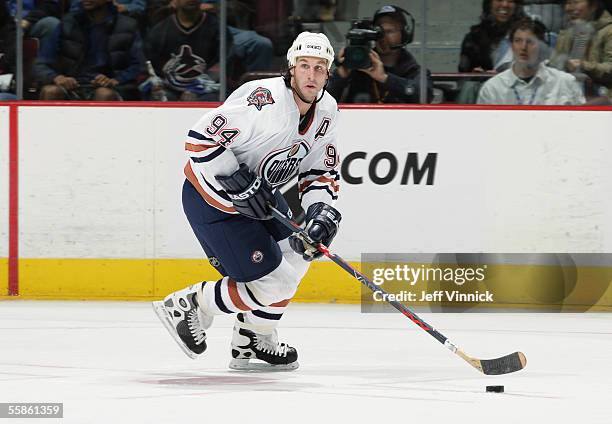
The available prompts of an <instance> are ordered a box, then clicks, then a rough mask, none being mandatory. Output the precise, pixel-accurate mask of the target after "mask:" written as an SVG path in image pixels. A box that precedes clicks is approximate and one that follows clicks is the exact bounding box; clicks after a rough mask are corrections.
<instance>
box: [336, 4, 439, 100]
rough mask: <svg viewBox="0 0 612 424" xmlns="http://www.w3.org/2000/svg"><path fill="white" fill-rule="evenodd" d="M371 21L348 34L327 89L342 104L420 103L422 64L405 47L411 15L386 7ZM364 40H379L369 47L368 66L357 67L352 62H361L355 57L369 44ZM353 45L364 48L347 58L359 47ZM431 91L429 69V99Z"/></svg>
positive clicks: (411, 29)
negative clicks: (370, 48) (346, 53)
mask: <svg viewBox="0 0 612 424" xmlns="http://www.w3.org/2000/svg"><path fill="white" fill-rule="evenodd" d="M405 15H406V16H408V17H409V18H410V23H408V21H407V19H406V16H405ZM372 23H373V25H369V26H371V27H372V28H370V29H369V30H368V29H363V28H364V27H363V26H362V27H361V28H362V29H355V28H353V29H351V31H350V32H349V34H348V35H347V39H348V46H347V47H346V48H344V49H342V50H340V52H339V54H338V57H337V58H336V69H335V71H334V72H333V74H332V76H331V78H330V81H329V86H328V88H327V90H328V91H329V93H330V94H331V95H332V96H333V97H334V98H335V99H336V100H337V101H338V102H343V103H419V99H420V71H421V67H420V66H419V64H418V63H417V61H416V60H415V58H414V57H413V56H412V55H411V54H410V53H409V52H408V51H407V50H406V49H404V46H405V45H406V44H409V43H410V42H411V41H412V38H413V34H414V20H413V19H412V16H411V15H410V14H408V13H407V12H405V11H404V10H403V9H400V8H398V7H396V6H383V7H382V8H380V9H379V10H378V11H377V12H376V13H375V14H374V18H373V19H372ZM355 26H358V25H355V24H354V25H353V27H355ZM365 26H368V25H367V24H366V25H365ZM377 27H380V28H377ZM365 40H376V47H375V49H374V50H369V60H368V59H367V58H363V59H365V62H364V63H366V64H367V65H366V66H358V65H357V66H355V63H353V62H357V63H358V62H359V61H358V60H356V59H360V58H359V57H358V56H359V54H358V53H359V52H360V51H366V50H363V49H366V48H367V47H366V46H367V45H368V43H370V41H365ZM354 44H359V45H360V47H361V48H362V50H357V51H356V50H353V52H355V51H356V53H355V54H353V52H351V55H350V56H351V57H350V58H348V60H347V57H345V56H346V55H345V52H346V51H347V50H348V49H351V48H353V49H356V47H353V45H354ZM352 56H355V57H352ZM364 56H365V54H364ZM432 91H433V90H432V82H431V75H430V73H429V71H427V101H428V102H429V101H431V98H432Z"/></svg>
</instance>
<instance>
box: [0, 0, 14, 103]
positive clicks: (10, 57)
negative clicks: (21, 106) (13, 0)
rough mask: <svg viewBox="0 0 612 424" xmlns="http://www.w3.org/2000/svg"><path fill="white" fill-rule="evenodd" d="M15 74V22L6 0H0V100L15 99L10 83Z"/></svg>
mask: <svg viewBox="0 0 612 424" xmlns="http://www.w3.org/2000/svg"><path fill="white" fill-rule="evenodd" d="M14 75H15V23H14V22H13V18H12V17H11V15H10V13H9V11H8V8H7V7H6V0H0V100H14V99H16V96H15V92H14V90H13V87H12V83H13V80H14Z"/></svg>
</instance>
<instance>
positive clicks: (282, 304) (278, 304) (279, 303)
mask: <svg viewBox="0 0 612 424" xmlns="http://www.w3.org/2000/svg"><path fill="white" fill-rule="evenodd" d="M289 302H291V299H285V300H281V301H280V302H276V303H273V304H271V305H270V306H276V307H279V308H281V307H284V306H287V305H288V304H289Z"/></svg>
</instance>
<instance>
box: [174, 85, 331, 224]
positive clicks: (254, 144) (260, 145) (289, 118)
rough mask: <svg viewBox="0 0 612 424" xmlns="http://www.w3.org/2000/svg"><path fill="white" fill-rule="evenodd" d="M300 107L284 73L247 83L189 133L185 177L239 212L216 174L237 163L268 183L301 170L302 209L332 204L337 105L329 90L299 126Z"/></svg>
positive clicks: (213, 200)
mask: <svg viewBox="0 0 612 424" xmlns="http://www.w3.org/2000/svg"><path fill="white" fill-rule="evenodd" d="M299 125H300V112H299V110H298V107H297V104H296V103H295V100H294V98H293V92H292V91H291V89H289V88H287V86H286V85H285V82H284V80H283V78H282V77H278V78H270V79H264V80H256V81H250V82H248V83H245V84H244V85H242V86H241V87H240V88H238V89H237V90H236V91H235V92H234V93H232V95H231V96H230V97H229V98H228V99H227V100H226V101H225V103H223V105H221V106H219V107H218V108H216V109H214V110H212V111H210V112H208V113H207V114H206V115H204V116H203V117H202V118H201V119H200V120H199V121H198V122H197V123H196V124H195V125H194V126H193V127H192V128H191V130H189V133H188V141H187V142H186V143H185V151H186V153H187V156H188V157H189V162H188V164H187V165H186V166H185V175H186V176H187V179H188V180H189V181H190V182H191V183H192V184H193V185H194V186H195V187H196V189H197V190H198V192H199V193H200V194H201V195H202V197H203V198H204V200H205V201H206V202H207V203H208V204H209V205H211V206H213V207H215V208H217V209H219V210H221V211H223V212H226V213H233V214H235V213H238V212H236V210H235V209H234V207H233V205H232V202H231V200H230V199H229V197H228V196H227V194H226V193H225V192H224V191H223V189H222V188H221V186H220V185H219V183H218V182H217V180H216V179H215V176H217V175H223V176H226V175H230V174H232V173H233V172H235V171H236V170H238V166H239V164H241V163H245V164H246V165H247V166H248V167H249V169H251V170H252V171H253V172H255V173H256V174H258V175H259V176H261V177H262V178H264V179H265V180H266V181H268V182H269V183H270V184H271V185H272V186H280V185H282V184H285V183H286V182H288V181H290V180H291V179H292V178H294V177H295V175H296V174H299V180H298V184H299V185H298V191H299V193H300V199H301V204H302V208H303V209H304V210H308V207H309V206H310V205H312V204H313V203H316V202H324V203H327V204H329V205H333V204H334V203H335V200H336V199H337V197H338V190H339V180H340V177H339V174H338V165H339V162H340V160H339V156H338V149H337V146H336V134H337V127H338V106H337V104H336V101H335V100H334V98H333V97H332V96H331V95H330V94H329V93H327V92H325V94H324V95H323V98H322V99H321V101H319V102H318V103H316V105H315V111H314V114H312V115H311V116H310V119H309V122H308V123H307V124H306V125H305V126H304V124H303V131H300V130H299Z"/></svg>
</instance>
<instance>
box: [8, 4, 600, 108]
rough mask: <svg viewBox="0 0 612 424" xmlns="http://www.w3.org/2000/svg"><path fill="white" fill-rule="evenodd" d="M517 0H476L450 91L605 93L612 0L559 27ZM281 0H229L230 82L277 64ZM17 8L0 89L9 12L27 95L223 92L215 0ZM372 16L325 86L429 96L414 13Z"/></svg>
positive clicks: (397, 99) (335, 90) (287, 22)
mask: <svg viewBox="0 0 612 424" xmlns="http://www.w3.org/2000/svg"><path fill="white" fill-rule="evenodd" d="M523 2H524V0H483V2H482V13H481V15H480V21H479V22H478V23H477V24H476V25H474V26H472V27H471V28H470V29H469V31H468V32H467V34H466V35H465V36H464V38H463V41H462V43H461V51H460V54H459V57H458V67H457V70H456V71H458V73H457V75H458V79H457V81H458V88H457V90H456V93H455V98H453V99H452V101H454V102H457V103H480V104H523V105H538V104H540V105H542V104H544V105H579V104H585V103H592V104H611V103H612V15H611V14H610V9H612V0H558V3H559V4H560V5H561V6H562V7H563V10H564V14H565V18H564V25H563V28H562V29H561V30H560V31H559V32H558V33H556V32H553V31H552V30H551V29H548V28H546V27H545V25H544V24H543V23H542V22H540V20H539V17H535V16H530V15H529V14H528V13H526V10H527V9H525V5H524V4H523ZM285 3H286V2H283V1H272V0H270V1H256V0H235V1H229V2H228V14H227V16H228V25H227V32H226V34H225V36H226V37H225V38H226V40H227V46H228V50H227V52H228V54H227V63H226V64H227V66H226V75H227V78H228V79H227V81H228V84H227V90H228V93H229V92H230V91H231V90H233V89H235V88H236V87H237V86H238V85H239V84H240V82H241V81H242V80H243V79H244V75H245V73H246V75H250V74H254V75H255V76H257V75H262V74H261V73H263V75H268V76H270V75H274V73H275V72H277V73H278V72H279V71H281V70H282V69H281V68H282V66H283V64H284V62H283V52H284V51H286V46H285V45H284V44H285V43H286V41H287V40H290V39H292V34H290V32H291V31H292V30H293V31H294V32H298V31H300V30H301V29H302V28H299V27H298V26H297V25H299V22H298V20H295V16H291V17H292V18H293V19H294V20H295V22H294V21H292V20H291V19H289V17H290V15H291V13H290V12H291V10H290V9H291V8H290V7H287V6H286V4H285ZM297 3H298V5H299V4H301V3H300V2H297ZM315 3H316V4H315ZM308 4H309V12H308V13H311V14H312V15H313V16H316V17H318V18H319V19H320V20H321V21H330V20H333V9H334V5H335V2H329V1H320V2H311V3H308ZM262 8H264V9H266V12H267V13H268V14H269V15H273V14H274V13H278V14H280V15H284V18H285V19H284V21H283V22H284V25H280V26H279V25H278V22H277V25H276V27H277V28H276V29H270V28H271V27H272V26H274V25H273V24H272V25H266V22H264V24H262V22H261V19H260V20H259V21H258V22H257V24H256V23H255V16H261V9H262ZM311 9H313V10H311ZM314 9H317V10H314ZM293 12H294V13H293V15H295V12H296V11H293ZM304 13H305V12H304ZM15 14H16V0H0V100H11V99H15V98H16V97H15V94H14V93H15V87H14V86H15V78H14V74H15V72H16V69H15V61H16V54H15V40H16V31H17V28H16V25H17V24H18V25H20V27H21V29H22V31H23V36H24V37H25V39H28V40H35V41H36V48H35V49H34V51H35V54H34V57H32V58H31V59H32V60H31V63H28V62H27V61H26V60H24V65H25V67H26V68H27V69H25V70H24V74H25V73H26V72H27V75H28V78H27V79H26V85H27V87H26V88H27V89H28V95H29V96H30V98H33V97H34V96H35V98H39V99H42V100H115V101H117V100H164V101H165V100H170V101H216V100H218V99H219V94H220V93H219V90H220V84H219V60H220V54H219V45H220V22H219V4H218V1H217V0H23V14H22V17H23V19H22V20H21V22H19V23H17V22H16V21H15V19H14V16H15ZM264 15H265V14H264ZM280 17H281V18H282V16H280ZM277 18H278V16H277ZM281 21H282V19H281ZM369 25H370V26H369V27H368V26H367V25H366V27H365V28H368V29H373V30H374V31H375V32H376V36H375V37H374V38H370V40H371V41H372V45H373V46H374V48H373V49H370V50H368V51H367V53H366V54H365V55H364V57H362V58H361V60H363V62H358V63H361V64H356V63H357V62H355V60H356V57H357V56H356V55H357V53H356V52H355V51H352V52H350V54H349V56H350V57H347V50H346V49H345V48H340V49H337V55H336V60H335V62H334V66H333V67H332V72H331V74H330V78H329V83H328V86H327V90H328V91H329V92H330V93H331V94H332V95H333V96H334V97H335V98H336V99H337V100H338V101H339V102H346V103H419V102H420V101H421V100H422V99H425V100H426V101H427V102H431V101H432V100H433V99H434V98H435V95H434V94H435V91H436V89H435V74H433V75H432V73H431V72H430V71H429V70H427V69H421V66H420V64H419V63H418V61H417V60H416V58H415V57H414V56H413V55H412V54H411V53H410V51H409V45H410V44H411V43H412V41H413V39H414V35H415V19H414V18H413V16H412V15H411V14H410V13H409V12H408V11H406V10H404V9H402V8H401V7H398V6H394V5H386V6H383V7H382V8H380V9H378V10H376V11H374V12H373V15H372V18H371V21H370V23H369ZM292 26H293V27H294V28H293V27H292ZM280 27H282V28H280ZM254 28H257V30H258V31H255V30H254ZM349 45H350V43H349ZM24 52H25V49H24ZM228 93H225V94H228ZM26 98H27V96H26Z"/></svg>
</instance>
